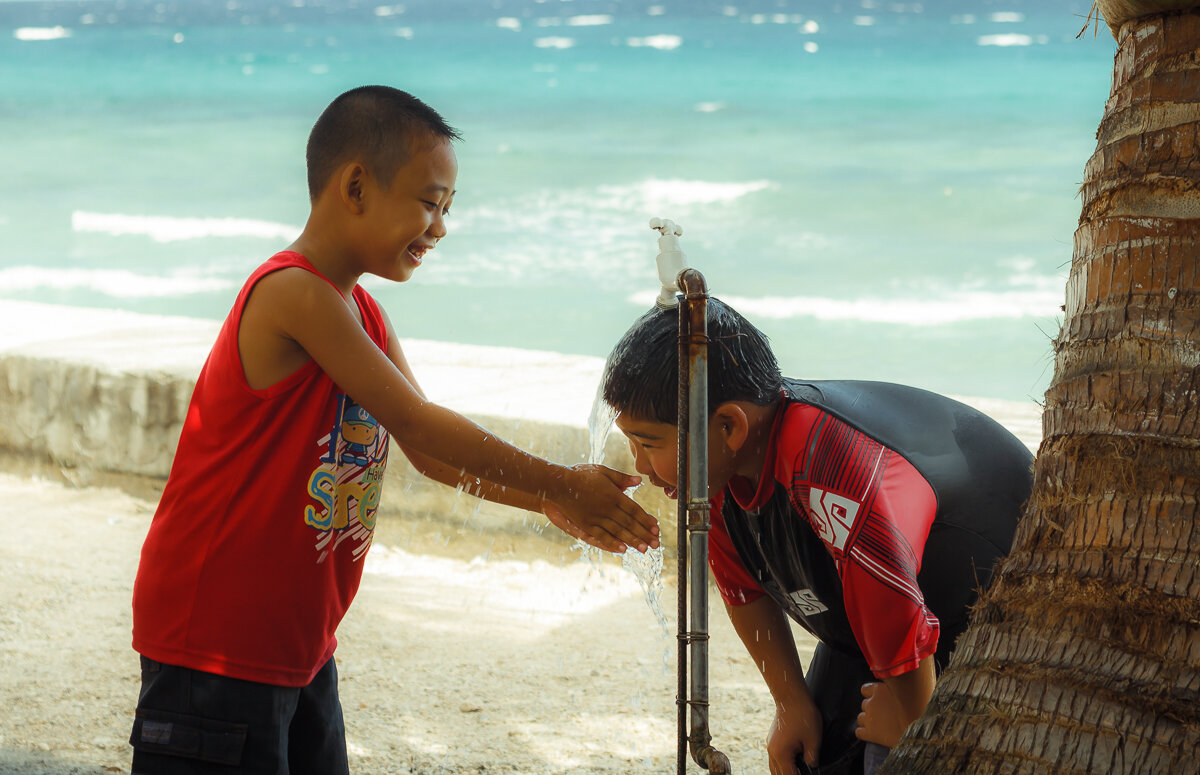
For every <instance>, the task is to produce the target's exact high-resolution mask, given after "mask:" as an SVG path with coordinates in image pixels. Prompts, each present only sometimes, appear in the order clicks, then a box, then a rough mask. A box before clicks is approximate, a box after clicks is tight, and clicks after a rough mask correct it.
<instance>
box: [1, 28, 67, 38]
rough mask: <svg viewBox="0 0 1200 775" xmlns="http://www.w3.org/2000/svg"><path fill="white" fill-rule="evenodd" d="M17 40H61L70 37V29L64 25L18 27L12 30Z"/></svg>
mask: <svg viewBox="0 0 1200 775" xmlns="http://www.w3.org/2000/svg"><path fill="white" fill-rule="evenodd" d="M13 37H14V38H16V39H17V40H61V39H62V38H69V37H71V30H69V29H67V28H66V27H18V28H17V29H15V30H13Z"/></svg>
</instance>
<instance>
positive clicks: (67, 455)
mask: <svg viewBox="0 0 1200 775" xmlns="http://www.w3.org/2000/svg"><path fill="white" fill-rule="evenodd" d="M218 330H219V325H218V324H216V323H214V322H211V321H200V320H192V319H187V318H171V317H154V316H139V315H131V314H128V313H123V312H114V311H109V310H83V309H73V308H63V307H53V306H48V305H39V304H27V303H22V302H0V416H3V417H4V418H5V422H3V423H0V452H3V456H4V461H5V464H6V465H8V466H10V467H11V466H14V465H17V466H22V464H24V466H23V467H26V468H27V469H29V470H35V469H36V470H43V471H44V470H45V466H46V465H49V466H52V467H54V468H55V469H57V470H58V471H59V473H61V474H62V475H64V476H65V477H66V478H67V479H69V480H71V481H73V482H76V483H82V484H91V483H102V482H109V481H116V480H117V479H119V477H121V476H133V477H140V478H142V479H149V480H151V481H150V482H149V483H147V482H142V486H141V489H143V490H145V489H147V488H150V489H153V488H154V487H160V486H161V483H162V481H163V480H165V478H166V476H167V474H168V472H169V471H170V466H171V460H172V457H173V455H174V450H175V444H176V442H177V440H178V438H179V432H180V429H181V428H182V426H183V421H184V418H185V416H186V413H187V407H188V401H189V399H190V397H191V393H192V389H193V387H194V385H195V379H196V375H198V374H199V372H200V368H201V366H202V365H203V362H204V359H205V358H206V357H207V355H208V351H209V348H210V347H211V346H212V342H213V341H214V339H215V338H216V335H217V332H218ZM404 346H405V351H406V354H407V356H408V358H409V361H410V363H412V365H413V369H414V371H415V372H416V375H417V379H418V380H419V381H420V383H421V385H422V389H423V390H424V391H425V393H426V394H427V395H428V396H429V397H430V398H431V399H433V400H435V401H438V402H439V403H442V404H444V405H446V406H449V407H451V408H453V409H455V410H457V411H460V412H462V413H463V414H465V415H467V416H468V417H470V418H471V419H472V420H474V421H475V422H477V423H479V424H480V425H483V426H484V427H486V428H488V429H489V430H491V431H492V432H494V433H496V434H497V435H498V436H500V437H501V438H504V439H506V440H508V441H510V442H512V443H514V444H516V445H517V446H519V447H521V448H523V449H526V450H529V451H531V452H534V453H535V454H538V455H541V456H542V457H545V458H547V459H549V460H554V461H556V462H560V463H566V464H574V463H579V462H584V461H586V459H587V457H588V454H589V449H590V439H589V435H588V430H587V419H588V415H589V413H590V410H591V399H592V397H593V396H594V394H595V391H596V386H597V384H598V381H599V376H600V370H601V368H602V366H603V362H602V360H601V359H599V358H583V357H577V356H564V355H559V354H555V353H544V352H533V351H526V350H516V349H510V348H494V347H470V346H463V345H450V344H441V343H434V342H425V341H418V340H412V341H405V342H404ZM618 436H619V434H614V435H613V436H611V437H610V438H609V439H608V445H607V447H606V456H605V461H606V462H607V463H608V464H609V465H611V466H613V467H616V468H623V469H624V470H632V461H631V460H630V459H629V455H628V450H627V449H626V448H625V446H624V444H623V443H622V442H621V441H620V439H619V438H618ZM643 489H648V488H643ZM638 497H639V500H642V501H643V503H644V505H646V506H647V508H648V509H653V512H652V513H657V512H658V511H659V510H662V511H663V512H664V517H665V518H666V519H668V520H671V519H673V509H674V506H673V504H670V503H669V502H668V501H666V500H665V499H663V498H661V496H658V497H656V494H655V493H649V492H645V493H641V494H640V495H639V496H638ZM380 513H381V516H383V517H384V518H385V519H389V518H413V519H419V520H425V521H434V522H438V521H443V522H445V523H446V525H447V529H448V530H450V529H452V530H454V531H460V532H461V531H468V530H469V531H476V532H499V533H510V534H518V535H524V534H530V532H531V529H530V525H531V524H538V523H544V521H545V520H544V519H542V518H540V517H538V516H536V515H528V514H526V513H524V512H521V511H519V510H516V509H510V508H507V507H503V506H498V505H495V504H490V503H488V504H484V503H482V502H481V501H479V500H478V499H475V498H472V497H470V496H463V495H462V494H460V493H458V492H456V491H455V490H453V489H451V488H448V487H446V486H444V485H441V484H438V483H436V482H432V481H430V480H428V479H426V478H424V477H422V476H420V475H419V474H417V473H416V471H415V470H414V469H413V468H412V467H411V466H410V465H409V464H408V461H407V459H406V458H405V457H404V455H403V453H402V452H401V451H400V450H399V449H397V448H395V447H393V449H392V452H391V455H390V457H389V465H388V474H387V478H386V479H385V486H384V498H383V505H382V506H381V509H380ZM667 529H673V528H668V525H664V530H667ZM534 532H536V531H534ZM556 534H557V531H554V530H551V531H547V537H549V538H554V537H556Z"/></svg>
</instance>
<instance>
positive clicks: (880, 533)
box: [709, 380, 1032, 678]
mask: <svg viewBox="0 0 1200 775" xmlns="http://www.w3.org/2000/svg"><path fill="white" fill-rule="evenodd" d="M1031 462H1032V456H1031V455H1030V453H1029V450H1028V449H1026V447H1025V446H1024V445H1023V444H1022V443H1021V442H1020V441H1019V440H1018V439H1016V437H1014V436H1013V435H1012V434H1011V433H1009V432H1008V431H1007V430H1006V429H1005V428H1003V427H1002V426H1001V425H1000V424H999V423H997V422H995V421H994V420H992V419H991V418H989V417H987V416H986V415H984V414H982V413H981V412H979V411H977V410H975V409H972V408H971V407H968V406H966V405H964V404H961V403H959V402H957V401H953V400H951V399H948V398H945V397H943V396H939V395H937V394H934V393H930V392H927V391H924V390H918V389H916V388H910V387H904V386H901V385H892V384H887V383H881V382H854V381H837V382H834V381H830V382H799V381H794V380H788V381H786V383H785V394H784V404H783V406H782V407H781V410H780V412H779V413H778V415H777V416H776V419H775V427H774V429H773V433H772V435H771V441H770V445H769V448H768V451H767V456H766V461H765V464H764V469H763V473H762V475H761V477H760V478H759V484H758V487H757V488H752V487H751V486H750V483H749V481H748V480H746V479H741V478H735V479H734V480H733V481H731V482H730V484H729V486H728V487H727V488H726V490H725V491H724V492H722V493H721V494H720V495H718V497H717V498H716V508H715V509H714V510H713V511H714V516H713V520H712V521H713V526H712V531H711V533H710V534H709V538H710V565H711V567H712V571H713V575H714V577H715V579H716V582H717V586H718V588H719V589H720V591H721V595H722V597H723V598H724V599H725V601H726V602H727V603H729V604H731V605H740V604H745V603H748V602H750V601H752V600H754V599H755V598H757V597H758V596H760V595H762V594H764V593H765V594H767V595H769V596H770V597H771V598H772V599H774V600H775V602H776V603H778V604H779V605H780V606H781V607H782V608H783V609H784V610H785V611H786V612H787V613H788V615H789V616H791V617H792V618H793V619H795V620H796V621H797V622H798V623H799V624H800V625H801V626H803V627H804V628H805V629H807V630H808V631H809V632H811V633H812V634H813V635H814V636H816V637H817V638H818V639H819V640H820V641H822V642H823V643H826V644H828V645H830V646H831V647H833V648H836V649H838V650H839V651H843V652H846V653H848V654H861V655H862V656H863V657H864V658H865V660H866V662H867V665H868V666H869V667H870V669H871V671H872V672H873V673H874V674H875V675H876V676H877V677H880V678H885V677H891V676H896V675H900V674H902V673H906V672H908V671H910V670H913V669H915V668H916V667H917V666H918V664H919V663H920V661H921V660H922V659H923V658H925V657H927V656H930V655H935V656H936V661H937V663H938V664H939V666H944V664H945V661H946V659H948V657H949V653H950V649H951V648H952V647H953V645H954V641H955V639H956V638H957V636H958V635H959V634H960V633H961V631H962V630H963V629H964V628H965V626H966V621H967V615H968V606H969V605H970V604H971V603H973V602H974V600H975V598H976V595H977V592H978V589H979V588H980V587H981V586H983V585H984V584H986V582H987V580H988V579H989V578H990V574H991V569H992V565H993V563H994V562H995V560H996V559H997V558H998V557H1000V556H1003V555H1004V554H1005V553H1007V551H1008V549H1009V547H1010V545H1011V543H1012V537H1013V531H1014V530H1015V528H1016V523H1017V519H1018V518H1019V516H1020V512H1021V506H1022V504H1023V503H1024V501H1025V500H1026V498H1027V497H1028V495H1029V491H1030V488H1031V486H1032V474H1031V470H1030V464H1031Z"/></svg>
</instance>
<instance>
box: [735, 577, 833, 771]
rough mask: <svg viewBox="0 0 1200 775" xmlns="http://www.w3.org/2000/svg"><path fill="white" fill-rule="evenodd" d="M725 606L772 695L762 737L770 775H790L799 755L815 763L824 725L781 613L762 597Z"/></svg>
mask: <svg viewBox="0 0 1200 775" xmlns="http://www.w3.org/2000/svg"><path fill="white" fill-rule="evenodd" d="M725 609H726V610H727V611H728V612H729V619H730V621H732V622H733V629H734V630H736V631H737V634H738V637H739V638H741V639H742V643H744V644H745V645H746V650H747V651H749V652H750V657H751V659H753V660H754V664H755V666H756V667H758V670H759V672H761V673H762V676H763V680H765V681H766V682H767V688H768V689H770V690H771V696H772V697H773V698H774V699H775V720H774V722H773V723H772V724H771V731H770V733H769V734H768V735H767V755H768V757H769V758H770V768H771V775H796V773H798V772H799V770H798V769H797V767H796V762H797V760H798V758H799V757H801V756H803V757H804V761H805V762H806V763H808V765H809V766H810V767H815V766H817V762H818V760H819V757H820V753H821V734H822V732H824V725H823V724H822V722H821V712H820V711H819V710H817V706H816V703H814V702H813V699H812V695H810V694H809V692H808V684H806V683H805V682H804V668H803V666H802V665H801V664H800V655H799V654H798V653H797V652H796V641H795V639H794V638H793V637H792V629H791V626H790V625H789V624H788V619H787V615H786V614H785V613H784V612H783V609H782V608H780V607H779V604H778V603H776V602H775V601H774V600H772V599H771V598H769V597H767V596H766V595H763V596H762V597H759V598H757V599H756V600H753V601H751V602H749V603H747V604H745V605H728V604H727V605H726V606H725Z"/></svg>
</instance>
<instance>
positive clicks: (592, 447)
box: [572, 384, 670, 667]
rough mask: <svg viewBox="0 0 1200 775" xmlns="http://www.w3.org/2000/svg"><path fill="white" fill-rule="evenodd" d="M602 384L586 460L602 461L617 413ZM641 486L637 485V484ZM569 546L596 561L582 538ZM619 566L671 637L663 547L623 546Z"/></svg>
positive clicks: (665, 657)
mask: <svg viewBox="0 0 1200 775" xmlns="http://www.w3.org/2000/svg"><path fill="white" fill-rule="evenodd" d="M602 389H603V384H601V386H599V387H597V389H596V398H595V400H593V402H592V411H591V412H590V413H589V414H588V440H589V442H590V443H589V452H588V462H589V463H593V464H602V463H603V462H604V450H605V447H606V446H607V443H608V437H609V434H611V433H612V428H613V424H614V423H615V422H616V419H617V413H616V411H615V410H614V409H613V408H612V407H611V406H609V405H608V403H607V402H606V401H605V400H604V398H603V396H602V395H601V390H602ZM640 486H641V485H638V487H640ZM638 487H631V488H629V489H628V490H626V491H625V494H626V495H628V496H629V497H631V498H632V497H633V494H634V493H635V492H636V491H637V489H638ZM572 549H575V550H578V551H579V552H580V553H581V556H583V557H586V558H587V559H588V561H589V562H592V563H599V561H600V550H599V549H597V548H595V547H593V546H588V545H587V544H585V543H583V542H582V541H580V542H578V543H577V544H576V545H575V546H574V547H572ZM621 567H622V568H624V569H625V570H627V571H629V572H630V573H632V574H633V577H634V578H635V579H637V582H638V584H639V585H640V586H641V587H642V594H643V595H644V596H645V598H646V605H647V606H648V607H649V608H650V613H652V614H653V615H654V618H655V619H656V620H657V621H658V626H659V628H660V629H661V630H662V634H663V637H664V638H669V637H670V627H669V626H668V625H667V616H666V614H665V613H664V612H663V607H662V594H663V582H662V568H663V548H662V546H659V547H658V548H657V549H649V550H647V551H646V552H644V553H643V552H639V551H637V550H636V549H626V550H625V553H624V554H622V555H621ZM668 659H669V649H668V650H667V651H664V652H663V664H664V667H666V665H667V662H668Z"/></svg>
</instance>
